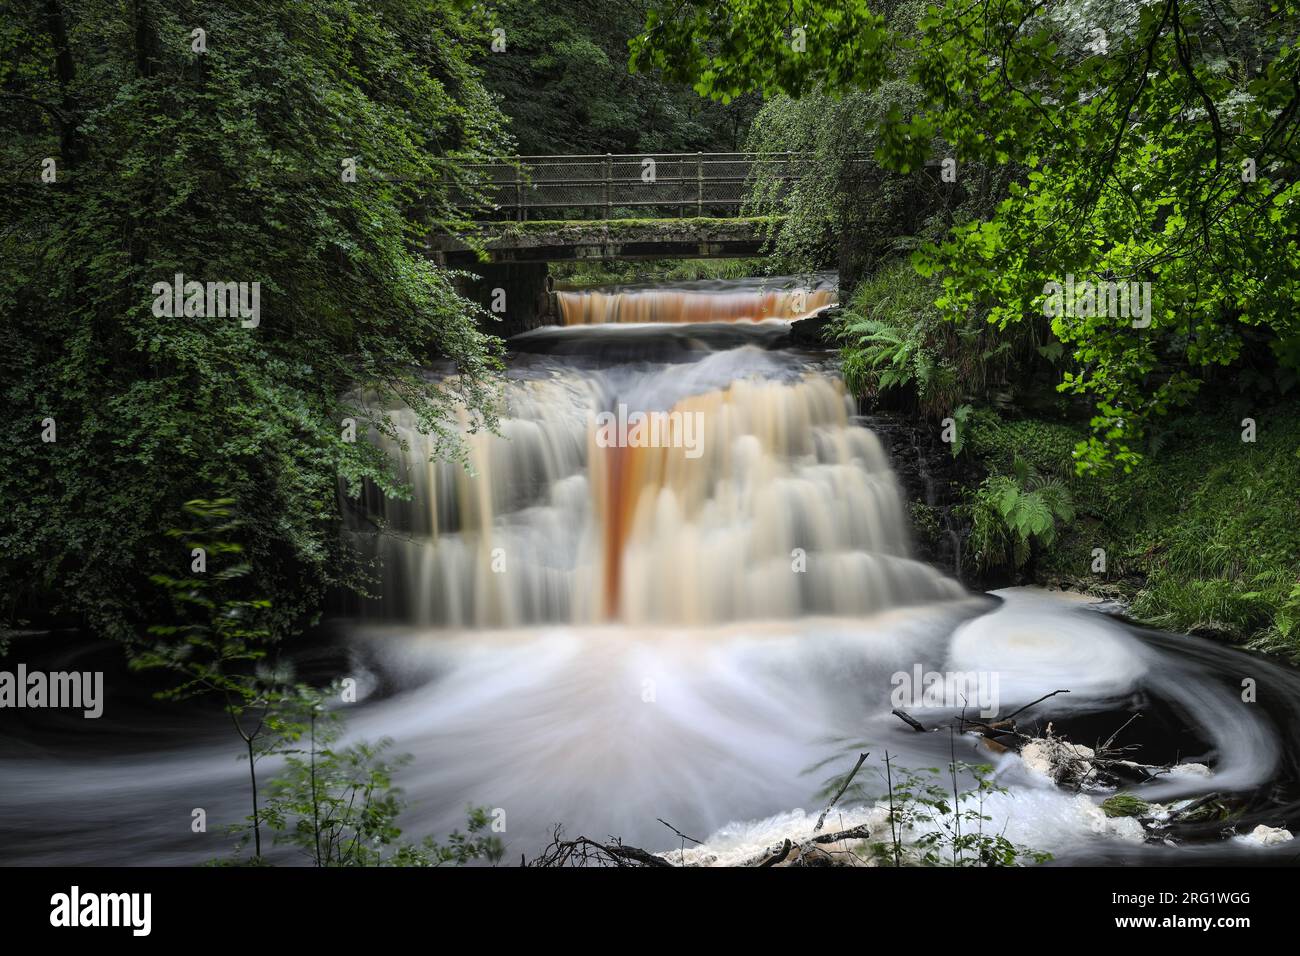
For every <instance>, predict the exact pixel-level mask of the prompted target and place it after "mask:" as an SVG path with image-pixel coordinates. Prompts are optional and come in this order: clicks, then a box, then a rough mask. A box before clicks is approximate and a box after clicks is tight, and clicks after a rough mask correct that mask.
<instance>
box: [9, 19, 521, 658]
mask: <svg viewBox="0 0 1300 956" xmlns="http://www.w3.org/2000/svg"><path fill="white" fill-rule="evenodd" d="M490 41H491V36H490V32H489V30H488V28H487V25H486V22H485V21H484V20H483V19H482V18H481V15H480V13H479V12H476V9H475V8H474V7H473V6H472V5H471V4H469V3H468V2H458V0H456V2H433V0H376V2H372V3H365V4H354V3H350V2H344V0H321V2H314V3H279V2H270V0H240V2H238V3H224V2H211V3H209V2H204V3H200V2H188V0H181V2H169V3H160V2H156V0H130V2H126V3H118V2H109V0H43V2H41V3H32V4H27V5H18V6H16V7H15V6H10V7H8V8H7V11H6V13H5V15H4V19H3V21H0V54H2V55H0V128H2V129H3V136H0V164H3V167H4V169H5V175H6V177H7V179H8V180H10V181H11V182H14V183H16V185H14V186H13V187H12V188H10V187H7V188H6V190H5V200H4V203H5V208H4V225H3V227H2V229H3V231H2V232H0V315H2V316H3V328H2V330H0V331H2V334H3V336H4V339H5V353H6V357H5V363H4V364H5V373H4V375H3V381H2V383H0V393H2V394H3V399H4V403H5V407H6V409H7V410H8V413H7V414H6V416H5V421H4V424H3V425H0V457H2V458H3V460H4V462H5V466H4V468H3V469H0V501H2V502H3V504H4V507H3V508H0V591H3V592H6V593H8V594H14V595H20V596H21V597H20V599H19V600H18V601H17V603H18V604H20V605H23V606H25V607H28V608H36V609H38V610H39V611H41V612H42V613H44V612H49V611H55V612H65V613H69V614H74V615H78V616H79V617H81V618H82V619H84V620H87V621H88V622H89V623H90V624H91V625H92V626H94V627H96V628H97V629H99V630H100V631H102V632H106V633H111V634H114V635H117V636H119V637H124V636H129V635H131V634H132V633H134V630H135V628H137V627H138V626H140V625H141V623H142V622H145V621H150V620H157V619H158V616H157V613H156V612H157V610H158V605H155V606H154V607H153V608H148V607H146V606H145V605H146V604H147V603H148V602H149V600H150V598H149V589H148V585H147V581H146V580H145V572H143V571H141V570H140V569H142V568H144V569H150V570H152V569H156V568H167V567H179V566H180V565H181V563H182V562H184V561H187V560H188V557H187V555H185V554H183V553H181V552H179V551H178V550H177V549H176V548H175V546H174V544H173V543H172V542H170V541H169V540H168V539H167V538H166V536H165V534H164V531H165V529H167V528H170V527H174V526H175V525H176V522H177V519H178V516H179V515H180V513H181V509H182V506H183V503H184V502H186V501H189V500H192V499H196V498H202V497H211V496H212V494H213V490H214V489H221V490H222V492H223V493H225V494H228V495H229V496H230V497H232V498H234V499H236V500H237V502H238V508H239V511H240V513H241V515H242V516H243V518H244V519H245V520H246V522H247V523H246V528H247V529H248V532H249V534H248V538H247V540H246V542H245V546H246V559H247V560H248V562H249V563H250V564H251V565H252V566H253V567H254V568H255V569H256V575H257V577H258V578H259V583H260V585H261V588H262V592H263V594H264V595H265V596H266V597H267V598H268V599H269V600H270V601H271V607H270V609H269V612H268V613H269V615H270V616H271V618H272V620H271V621H269V622H268V626H269V627H271V628H273V629H274V630H276V631H277V632H278V633H283V632H284V631H285V630H287V629H289V628H292V627H296V626H299V625H300V624H301V623H303V622H304V621H309V620H311V619H312V617H313V616H314V615H315V614H316V613H317V611H318V608H319V606H320V602H321V598H322V595H323V594H324V593H325V591H326V589H327V588H329V587H331V586H333V585H338V584H343V585H348V586H353V587H360V586H363V585H364V582H365V575H364V573H363V569H361V568H360V567H359V566H358V565H357V563H356V562H355V561H353V560H352V559H351V556H350V552H349V551H348V550H347V548H346V545H345V544H344V543H343V541H342V536H341V535H340V534H339V533H338V531H339V511H340V493H339V492H340V484H341V485H342V487H343V489H344V490H345V491H347V492H348V493H356V491H357V490H358V487H359V485H360V484H361V483H362V482H364V481H372V482H374V483H375V484H376V485H378V486H379V487H380V488H382V489H383V490H384V491H385V492H386V493H391V494H401V493H402V486H401V483H400V481H399V480H398V478H397V477H396V476H394V475H393V474H392V473H391V466H390V463H389V462H388V461H386V460H385V458H384V456H383V455H382V454H381V453H380V452H379V451H378V449H377V448H375V447H374V446H373V445H372V444H370V443H369V442H367V441H366V440H365V437H366V431H367V429H368V428H374V429H378V430H381V431H386V432H388V433H390V434H392V433H393V428H392V425H391V424H390V423H389V421H388V420H387V418H386V416H385V413H384V409H385V407H386V406H391V405H393V404H396V403H399V402H400V403H403V404H405V405H408V406H409V407H411V408H412V409H414V411H415V412H416V415H417V417H418V420H419V422H420V426H421V427H422V428H423V429H426V430H428V431H429V432H432V433H434V434H435V435H436V436H438V438H439V439H440V453H447V454H454V453H455V448H456V445H457V439H458V431H459V429H458V427H457V426H456V425H455V424H453V423H452V421H451V418H452V415H453V409H457V408H460V407H462V406H463V407H465V408H467V409H468V415H469V418H470V421H471V422H472V423H474V424H475V425H487V426H490V425H491V424H492V422H493V408H494V394H493V389H494V376H495V369H496V366H497V359H496V346H495V344H494V341H495V340H493V339H492V338H491V337H490V336H488V335H486V334H485V333H483V332H482V331H480V329H479V327H478V325H477V319H479V318H480V317H482V312H481V310H479V309H478V308H477V307H475V306H474V305H473V304H472V303H470V302H469V301H468V300H467V299H465V298H463V297H462V296H460V295H459V294H458V293H457V291H456V288H455V286H454V280H455V279H456V276H455V275H454V274H453V273H450V272H448V271H446V270H444V269H440V268H438V267H435V266H434V265H433V264H431V263H430V262H429V261H427V260H426V258H425V257H424V255H423V251H422V250H423V244H424V241H425V237H426V235H427V232H428V230H429V229H430V228H441V227H455V226H456V225H457V224H458V223H460V222H461V221H463V220H464V219H465V218H466V216H467V214H468V213H467V210H465V209H462V208H460V205H459V203H460V202H461V201H463V200H465V199H466V198H468V199H469V200H471V201H472V200H473V199H474V197H475V195H476V190H475V185H474V183H473V182H470V181H467V180H466V176H465V175H463V174H462V173H461V171H460V170H461V164H462V162H464V161H470V160H475V159H481V158H483V157H486V156H488V155H495V154H499V153H501V152H503V151H508V149H509V147H510V143H509V138H508V136H507V135H506V134H505V132H504V130H503V117H502V115H501V114H500V112H499V110H498V108H497V103H496V100H495V98H494V97H493V96H492V95H491V94H490V93H489V92H488V91H487V90H486V88H485V87H484V86H483V83H482V78H481V75H480V73H479V71H478V70H477V69H476V68H475V67H473V66H472V65H471V63H470V58H471V54H472V52H473V50H474V49H475V48H476V47H478V46H480V45H482V46H484V47H486V45H487V44H488V43H490ZM353 172H355V175H353ZM178 275H179V276H181V277H182V278H181V279H179V280H178V279H177V278H176V277H177V276H178ZM181 282H184V283H189V282H197V283H199V285H197V286H193V287H191V286H188V285H183V286H182V288H181V294H182V298H183V301H182V309H181V311H180V314H177V313H176V311H175V309H169V308H168V305H169V302H168V299H169V298H170V296H169V295H167V294H166V293H165V290H166V289H167V288H168V287H169V286H170V285H171V284H173V283H178V284H179V283H181ZM227 283H231V284H235V285H232V286H227V285H226V284H227ZM239 283H243V285H242V286H238V284H239ZM210 284H215V285H216V292H217V295H218V296H220V295H223V294H224V290H228V289H229V290H233V289H235V288H236V286H237V287H238V290H239V292H240V293H241V294H245V295H246V297H245V298H243V299H241V300H240V301H241V303H243V304H246V305H248V306H250V307H252V306H253V305H254V303H256V310H257V315H256V316H250V315H245V314H243V313H240V314H238V315H234V316H232V315H231V314H229V311H230V310H226V313H225V314H213V313H214V312H216V313H220V312H221V302H220V300H218V302H217V303H213V285H210ZM160 288H161V289H163V290H164V294H160V293H159V291H158V290H159V289H160ZM193 289H197V290H198V293H197V294H196V295H194V296H191V294H190V292H191V291H192V290H193ZM254 292H256V294H257V296H258V298H257V299H256V300H255V299H254V298H253V295H254ZM205 294H206V299H205ZM232 294H233V293H232ZM210 303H212V305H210ZM250 311H251V308H250ZM435 359H441V360H447V361H448V362H449V364H450V366H451V367H452V369H453V371H454V372H455V373H456V374H454V375H452V376H451V377H450V378H448V379H446V380H442V381H433V380H430V378H429V377H427V376H426V375H425V374H424V372H423V367H424V366H426V365H427V364H428V363H429V362H430V361H432V360H435ZM43 422H52V423H54V426H55V429H56V435H57V438H56V440H54V441H42V435H43V427H45V426H43V425H42V423H43ZM17 610H21V607H20V608H18V609H17ZM11 613H15V611H11Z"/></svg>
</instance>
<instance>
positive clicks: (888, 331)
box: [835, 259, 1051, 453]
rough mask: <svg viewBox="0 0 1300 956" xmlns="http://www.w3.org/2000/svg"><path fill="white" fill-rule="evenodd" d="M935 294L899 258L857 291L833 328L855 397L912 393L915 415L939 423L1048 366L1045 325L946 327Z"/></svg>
mask: <svg viewBox="0 0 1300 956" xmlns="http://www.w3.org/2000/svg"><path fill="white" fill-rule="evenodd" d="M935 291H936V290H935V286H934V284H933V283H931V282H926V281H923V280H918V278H917V276H916V274H915V273H914V272H913V271H912V269H911V267H910V266H909V265H908V263H907V262H906V261H904V260H899V259H895V260H893V261H892V262H889V263H887V264H885V265H883V266H882V267H881V268H880V269H879V271H877V272H876V273H875V274H874V275H872V276H871V277H870V278H868V279H867V280H865V281H864V282H862V283H861V284H860V285H859V286H858V287H857V289H856V290H855V292H854V294H853V299H852V301H851V302H850V303H849V304H848V306H847V307H846V308H845V310H844V311H843V313H842V314H841V317H840V319H839V320H838V322H837V325H836V328H835V334H836V336H837V338H838V339H839V340H840V341H841V342H842V343H843V346H842V357H843V368H842V372H843V375H844V380H845V383H846V384H847V385H848V386H849V387H850V388H851V389H853V391H855V392H857V393H859V394H863V395H868V396H878V395H880V394H881V393H882V392H887V391H889V390H895V391H907V392H908V393H909V394H910V395H911V396H914V398H913V401H912V404H914V407H915V410H916V411H918V412H920V413H921V414H923V415H927V416H930V417H933V418H939V417H944V416H948V415H951V414H953V412H954V410H955V409H957V408H958V406H959V405H961V404H962V402H964V401H965V400H966V399H968V398H972V397H975V398H986V397H987V396H988V395H989V394H990V393H991V392H994V391H999V392H1002V391H1005V392H1008V393H1010V392H1014V391H1015V390H1016V389H1017V388H1019V387H1020V385H1022V384H1027V383H1028V382H1029V381H1030V380H1031V378H1032V375H1033V373H1034V371H1035V370H1036V369H1037V368H1040V367H1041V368H1046V367H1048V366H1049V360H1048V359H1046V358H1045V357H1044V356H1043V341H1044V339H1046V340H1050V338H1051V333H1050V332H1048V331H1047V329H1046V327H1045V323H1044V324H1042V325H1038V326H1034V325H1030V326H1027V327H1026V328H1024V329H1019V330H1009V331H1007V332H998V331H997V330H996V329H993V328H990V327H988V326H987V325H984V324H983V323H977V322H973V321H963V322H949V321H945V320H944V318H943V317H942V316H941V315H940V313H939V312H938V310H937V309H936V308H935V307H934V295H935ZM1040 336H1041V337H1042V338H1040ZM959 437H960V436H959ZM957 451H960V446H956V447H954V453H956V452H957Z"/></svg>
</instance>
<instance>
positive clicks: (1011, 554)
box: [971, 460, 1074, 568]
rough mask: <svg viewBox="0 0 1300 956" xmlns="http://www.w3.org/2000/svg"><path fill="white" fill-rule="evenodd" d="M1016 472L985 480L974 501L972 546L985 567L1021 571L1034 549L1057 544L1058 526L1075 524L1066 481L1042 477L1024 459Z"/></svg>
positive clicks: (1014, 468) (1017, 465)
mask: <svg viewBox="0 0 1300 956" xmlns="http://www.w3.org/2000/svg"><path fill="white" fill-rule="evenodd" d="M1013 471H1014V472H1015V474H1012V475H990V476H989V477H988V478H986V479H985V480H984V482H983V484H981V485H980V487H979V489H978V490H977V491H976V493H975V496H974V501H973V502H972V506H971V518H972V528H971V541H972V543H973V545H974V556H975V560H976V561H977V563H979V564H980V566H982V567H984V568H990V567H996V566H1010V567H1012V568H1019V567H1021V566H1022V565H1024V563H1025V562H1026V561H1028V560H1029V557H1030V555H1031V554H1032V553H1033V550H1034V548H1035V547H1038V548H1045V547H1049V546H1050V545H1051V544H1052V543H1053V542H1054V541H1055V540H1056V531H1057V525H1058V523H1059V522H1061V521H1072V520H1074V499H1073V497H1072V496H1071V494H1070V489H1069V488H1068V487H1067V486H1066V484H1065V483H1064V482H1063V481H1061V479H1059V478H1056V477H1046V478H1045V477H1043V476H1041V475H1038V474H1037V473H1035V472H1033V471H1032V470H1031V469H1030V468H1029V467H1028V465H1026V464H1025V463H1024V462H1023V461H1020V460H1017V461H1016V462H1014V464H1013Z"/></svg>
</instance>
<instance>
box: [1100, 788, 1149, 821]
mask: <svg viewBox="0 0 1300 956" xmlns="http://www.w3.org/2000/svg"><path fill="white" fill-rule="evenodd" d="M1101 810H1102V812H1103V813H1104V814H1106V816H1108V817H1140V816H1144V815H1146V814H1147V813H1149V812H1150V811H1151V805H1150V804H1148V803H1144V802H1143V801H1141V800H1139V799H1138V798H1137V797H1135V796H1133V795H1132V794H1130V793H1117V794H1115V796H1113V797H1110V798H1108V799H1106V800H1103V801H1102V804H1101Z"/></svg>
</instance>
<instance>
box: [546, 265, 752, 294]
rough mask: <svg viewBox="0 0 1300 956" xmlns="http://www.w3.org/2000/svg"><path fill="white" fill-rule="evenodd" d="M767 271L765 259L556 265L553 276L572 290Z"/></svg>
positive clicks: (732, 275)
mask: <svg viewBox="0 0 1300 956" xmlns="http://www.w3.org/2000/svg"><path fill="white" fill-rule="evenodd" d="M765 271H766V264H765V262H764V261H763V260H761V259H652V260H649V261H640V260H629V261H624V262H617V261H608V262H604V261H591V260H580V259H575V260H573V261H572V262H563V263H552V264H551V267H550V274H551V275H552V276H554V277H555V279H556V280H557V281H559V282H563V283H564V285H565V286H567V287H569V288H577V287H581V286H591V285H630V284H635V283H640V282H695V281H698V280H700V279H744V278H747V277H749V276H757V275H761V274H763V272H765Z"/></svg>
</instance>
